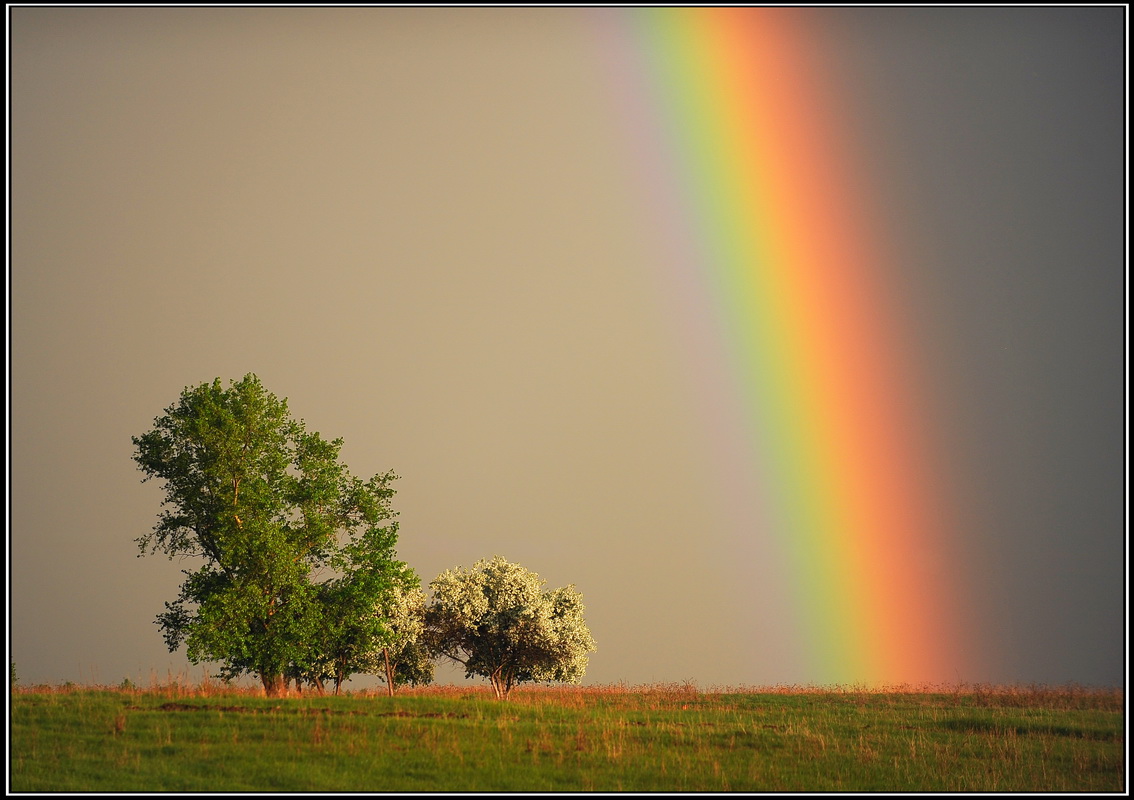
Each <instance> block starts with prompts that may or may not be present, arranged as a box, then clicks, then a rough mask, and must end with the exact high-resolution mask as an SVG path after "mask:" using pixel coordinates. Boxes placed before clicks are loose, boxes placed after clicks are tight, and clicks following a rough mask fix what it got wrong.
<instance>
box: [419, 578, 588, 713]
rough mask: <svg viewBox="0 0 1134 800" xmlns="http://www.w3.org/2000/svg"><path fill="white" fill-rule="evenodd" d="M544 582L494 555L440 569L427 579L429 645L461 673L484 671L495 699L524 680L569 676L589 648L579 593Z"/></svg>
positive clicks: (575, 677) (582, 666) (577, 672)
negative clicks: (461, 669) (430, 592)
mask: <svg viewBox="0 0 1134 800" xmlns="http://www.w3.org/2000/svg"><path fill="white" fill-rule="evenodd" d="M545 583H546V581H544V580H542V579H541V578H540V577H539V576H538V575H536V574H535V573H534V572H531V571H530V570H527V569H525V568H524V567H521V566H520V565H519V564H512V563H510V562H508V561H506V560H505V559H503V558H502V557H500V556H496V557H494V558H492V559H491V560H481V561H478V562H477V563H476V564H474V565H473V567H472V569H470V570H465V569H464V568H463V567H457V568H456V569H451V570H446V571H445V572H443V573H441V574H440V575H438V576H437V578H435V579H434V580H433V581H432V582H431V583H430V584H429V586H430V588H431V589H432V590H433V600H432V602H431V603H430V605H429V607H428V610H427V614H426V618H427V625H428V628H429V630H428V631H427V633H426V636H427V638H428V639H429V641H430V644H431V646H432V648H433V651H434V652H435V654H437V655H440V656H445V657H446V658H449V659H451V660H453V661H455V662H457V663H459V664H463V665H464V667H465V674H466V675H467V676H472V675H480V676H483V677H486V678H488V679H489V680H490V681H491V682H492V688H493V690H494V691H495V692H496V696H497V697H500V698H506V697H507V696H508V693H509V692H510V691H511V690H512V687H513V686H515V685H516V684H519V683H523V682H526V681H539V682H551V681H565V682H569V683H577V682H578V681H579V680H580V679H581V678H582V677H583V674H584V673H585V672H586V669H587V653H589V652H593V651H595V650H596V646H595V641H594V639H593V638H592V637H591V633H590V631H589V630H588V629H587V625H586V622H585V621H584V619H583V610H584V609H583V602H582V595H580V594H579V592H578V591H577V590H576V589H575V587H574V586H566V587H563V588H561V589H554V590H545V589H544V588H543V586H544V584H545Z"/></svg>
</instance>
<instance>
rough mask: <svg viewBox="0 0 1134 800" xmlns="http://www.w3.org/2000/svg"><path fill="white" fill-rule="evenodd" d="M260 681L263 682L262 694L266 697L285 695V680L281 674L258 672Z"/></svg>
mask: <svg viewBox="0 0 1134 800" xmlns="http://www.w3.org/2000/svg"><path fill="white" fill-rule="evenodd" d="M260 681H261V682H262V683H263V684H264V694H265V695H266V696H268V697H287V680H286V679H285V678H284V676H283V675H280V674H279V673H276V674H274V675H269V674H267V673H261V674H260Z"/></svg>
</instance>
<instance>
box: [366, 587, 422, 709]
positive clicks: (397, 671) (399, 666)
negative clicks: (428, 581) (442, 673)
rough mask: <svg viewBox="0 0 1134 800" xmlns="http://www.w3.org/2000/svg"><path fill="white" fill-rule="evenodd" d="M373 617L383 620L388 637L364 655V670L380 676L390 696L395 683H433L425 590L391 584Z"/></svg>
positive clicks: (399, 684) (396, 684) (414, 684)
mask: <svg viewBox="0 0 1134 800" xmlns="http://www.w3.org/2000/svg"><path fill="white" fill-rule="evenodd" d="M374 616H375V617H376V618H378V619H381V620H384V621H385V624H386V625H387V626H388V628H389V630H390V639H389V641H388V643H387V644H386V645H385V646H383V647H382V648H381V650H380V651H377V652H374V653H372V654H371V655H370V656H369V658H368V669H367V672H372V673H374V674H377V675H381V676H382V678H383V680H385V682H386V691H387V693H388V694H389V695H390V696H391V697H393V696H394V690H395V689H396V688H397V687H398V686H403V685H405V684H407V683H408V684H411V685H413V686H418V685H420V684H426V683H432V682H433V656H432V653H431V652H430V651H429V647H428V645H427V643H426V640H425V592H423V591H421V589H420V587H419V586H417V584H416V583H415V584H413V585H410V584H403V585H402V586H394V587H393V589H392V590H391V591H390V592H389V593H388V594H387V596H386V599H385V601H384V602H383V603H381V605H380V606H379V608H378V609H376V611H375V614H374Z"/></svg>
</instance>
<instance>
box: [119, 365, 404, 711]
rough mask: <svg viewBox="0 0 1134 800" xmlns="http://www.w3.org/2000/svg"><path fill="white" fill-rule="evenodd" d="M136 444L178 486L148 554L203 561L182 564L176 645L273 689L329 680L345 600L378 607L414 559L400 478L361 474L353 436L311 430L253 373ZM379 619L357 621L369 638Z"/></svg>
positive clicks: (173, 614)
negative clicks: (399, 495)
mask: <svg viewBox="0 0 1134 800" xmlns="http://www.w3.org/2000/svg"><path fill="white" fill-rule="evenodd" d="M133 442H134V446H135V455H134V460H135V461H136V462H137V464H138V467H139V469H141V470H142V471H143V472H144V473H145V474H146V477H145V478H144V479H143V480H149V479H150V478H160V479H161V480H162V481H163V482H164V489H165V500H164V502H163V506H164V509H163V511H162V512H161V514H160V515H159V518H158V522H157V524H156V525H155V526H154V528H153V530H152V531H151V532H150V533H149V534H147V535H145V536H142V537H140V538H139V539H138V540H137V541H138V545H139V547H140V549H141V551H142V553H143V554H145V553H147V552H158V551H161V552H164V553H165V554H166V555H168V556H169V558H171V559H172V558H174V557H186V556H188V557H191V558H195V559H200V560H201V561H202V562H203V563H202V564H201V566H200V567H199V568H198V569H197V570H196V571H190V570H183V572H184V574H185V575H186V576H187V577H186V579H185V582H184V583H183V584H182V587H181V593H180V595H179V597H178V598H177V600H176V601H174V602H172V603H166V611H165V613H164V614H161V615H159V616H158V624H159V625H160V626H161V629H162V632H163V634H164V636H165V641H166V644H167V645H168V647H169V649H170V651H171V652H172V651H173V650H176V649H177V647H179V646H180V645H181V644H182V643H183V642H184V643H185V644H186V651H187V652H186V654H187V656H188V658H189V660H190V661H191V662H192V663H198V662H199V661H202V660H204V661H215V662H220V663H221V664H222V670H221V677H223V678H225V679H230V678H232V677H235V676H237V675H240V674H243V673H253V674H256V675H258V676H259V677H260V679H261V681H262V682H263V685H264V691H265V693H266V694H268V695H270V696H271V695H280V694H284V693H286V691H287V680H288V678H291V677H294V678H296V679H297V680H300V679H305V680H308V681H310V682H312V683H314V684H315V685H320V684H321V682H322V679H323V676H324V675H325V674H326V672H327V666H326V665H327V662H328V653H327V652H326V650H325V649H324V646H325V645H326V644H327V643H326V642H324V641H322V639H323V638H324V637H323V634H324V633H325V630H326V627H327V625H328V624H329V621H331V620H333V619H335V618H336V615H337V614H338V613H339V610H338V608H337V605H339V604H342V605H345V606H349V607H353V608H356V609H362V608H373V605H374V602H375V599H376V598H378V597H380V596H382V594H383V593H384V592H385V591H387V590H388V589H389V588H390V586H391V585H392V584H393V582H394V581H395V580H396V579H397V577H398V576H400V575H401V574H402V573H403V572H404V571H405V570H406V569H407V568H406V566H405V565H404V564H403V563H402V562H400V561H397V560H396V559H395V556H394V545H395V543H396V542H397V530H398V527H397V523H396V522H395V521H394V520H393V517H394V516H395V514H394V512H393V511H392V510H391V508H390V499H391V498H392V496H393V494H394V490H393V489H392V488H391V486H390V484H391V482H392V481H393V480H394V479H395V478H396V477H397V476H396V475H394V473H392V472H387V473H385V474H383V475H375V476H374V477H373V478H371V479H370V480H368V481H363V480H361V479H359V478H356V477H354V476H352V475H351V474H350V472H349V471H348V470H347V468H346V467H345V466H344V465H343V464H342V463H340V462H339V451H340V449H341V448H342V440H341V439H335V440H333V441H328V440H325V439H323V438H322V437H321V436H320V435H319V434H318V433H312V432H308V431H307V430H306V428H305V426H304V424H303V422H302V421H298V420H293V419H292V418H291V416H290V414H289V413H288V408H287V400H286V399H282V400H281V399H278V398H276V397H275V396H274V395H273V394H271V393H270V392H268V391H267V390H266V389H265V388H264V387H263V385H262V384H261V383H260V380H259V379H258V378H257V377H256V376H255V375H251V374H249V375H246V376H245V377H244V378H243V379H242V380H240V381H237V382H233V383H232V384H231V385H230V387H229V388H227V389H226V388H224V387H223V386H222V385H221V382H220V379H219V378H218V379H217V380H215V381H213V382H211V383H204V384H201V385H199V386H196V387H188V388H186V389H185V390H184V391H183V392H182V394H181V399H180V401H179V402H178V403H176V404H174V405H172V406H170V407H169V408H167V409H166V410H165V414H164V415H162V416H160V417H158V418H157V419H155V420H154V427H153V429H152V430H150V431H149V432H147V433H145V434H143V435H142V436H138V437H134V439H133ZM327 575H330V576H338V577H337V578H328V577H324V576H327ZM343 587H346V588H343ZM359 595H361V597H360V596H359ZM376 627H378V626H371V627H370V628H367V629H364V630H362V631H361V632H360V631H354V632H353V633H354V634H357V635H358V637H360V638H362V639H363V641H362V642H361V643H359V647H362V648H366V647H370V646H371V645H372V638H373V636H374V635H376V631H375V628H376ZM379 631H380V628H379ZM368 637H369V638H368ZM342 675H343V672H342V669H341V667H340V668H339V669H338V670H337V671H336V672H335V673H334V676H335V677H336V681H337V682H341V678H342Z"/></svg>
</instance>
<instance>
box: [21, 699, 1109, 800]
mask: <svg viewBox="0 0 1134 800" xmlns="http://www.w3.org/2000/svg"><path fill="white" fill-rule="evenodd" d="M1123 712H1124V696H1123V694H1122V692H1121V691H1119V690H1113V689H1089V688H1083V687H1075V686H1068V687H1046V686H1025V687H997V686H951V687H943V686H942V687H937V686H934V687H890V688H887V689H884V690H873V691H867V690H866V689H863V688H861V687H785V686H780V687H713V688H709V689H700V688H698V687H696V686H695V685H693V684H692V683H689V682H685V683H678V684H653V685H648V686H633V687H630V686H626V685H623V684H617V685H611V686H583V687H572V686H554V687H546V686H521V687H519V688H517V689H515V690H514V691H513V692H512V696H511V699H510V700H509V701H508V702H500V701H497V700H496V699H494V697H493V695H492V691H491V688H490V687H488V686H487V685H484V686H481V685H470V686H450V685H442V686H427V687H419V688H414V689H406V690H402V691H400V692H399V694H398V695H397V696H395V697H393V698H390V697H387V696H386V695H385V692H384V690H381V689H376V690H369V691H354V692H349V691H348V692H347V693H345V694H344V695H343V696H340V697H331V696H315V695H309V694H305V695H302V696H294V697H289V698H284V699H280V698H265V697H263V692H262V690H261V689H260V688H259V687H255V686H232V685H226V684H223V683H220V682H216V681H210V680H208V679H204V680H202V681H200V682H198V683H196V684H192V685H191V684H190V683H189V682H188V681H187V680H185V679H184V676H167V679H166V680H158V679H157V678H156V677H155V676H151V680H150V682H149V684H148V685H147V686H145V687H141V686H138V685H135V684H134V682H131V681H124V682H123V683H122V684H121V685H119V686H86V687H79V686H29V687H16V688H15V689H14V690H13V694H12V715H11V732H10V753H11V760H10V770H11V773H10V774H11V777H10V779H11V789H12V790H14V791H17V792H20V791H356V792H361V791H590V790H603V791H618V790H632V791H808V790H810V791H867V790H879V791H1104V792H1105V791H1110V792H1119V791H1123V790H1124V789H1125V786H1126V775H1125V759H1124V741H1125V729H1124V713H1123Z"/></svg>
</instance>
